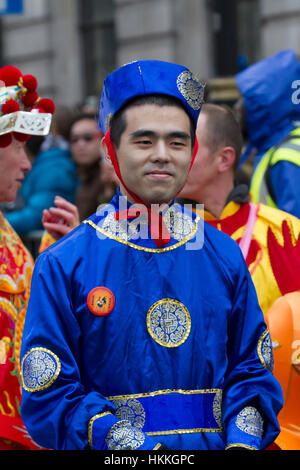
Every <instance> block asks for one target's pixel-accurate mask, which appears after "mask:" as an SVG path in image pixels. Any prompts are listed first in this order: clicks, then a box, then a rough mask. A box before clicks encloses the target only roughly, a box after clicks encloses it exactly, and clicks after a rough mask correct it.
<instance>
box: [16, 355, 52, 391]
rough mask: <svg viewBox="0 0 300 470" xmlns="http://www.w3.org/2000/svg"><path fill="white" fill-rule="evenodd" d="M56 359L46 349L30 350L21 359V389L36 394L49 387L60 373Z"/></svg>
mask: <svg viewBox="0 0 300 470" xmlns="http://www.w3.org/2000/svg"><path fill="white" fill-rule="evenodd" d="M60 369H61V364H60V360H59V359H58V357H57V356H56V355H55V354H54V353H53V352H52V351H49V350H48V349H45V348H32V349H31V350H30V351H29V352H28V353H27V354H25V356H24V357H23V360H22V363H21V375H22V384H23V388H24V389H25V390H27V391H28V392H37V391H39V390H44V389H45V388H48V387H50V385H52V383H53V382H54V381H55V380H56V378H57V377H58V375H59V373H60Z"/></svg>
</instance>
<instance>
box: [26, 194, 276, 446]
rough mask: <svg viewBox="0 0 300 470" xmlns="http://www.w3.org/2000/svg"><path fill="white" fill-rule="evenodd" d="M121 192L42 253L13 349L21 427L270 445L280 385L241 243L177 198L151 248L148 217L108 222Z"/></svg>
mask: <svg viewBox="0 0 300 470" xmlns="http://www.w3.org/2000/svg"><path fill="white" fill-rule="evenodd" d="M118 196H119V193H117V194H116V196H115V198H114V199H113V200H112V202H111V205H109V206H108V209H107V210H106V209H105V210H104V211H100V213H97V214H95V215H93V216H92V217H91V218H90V219H88V220H87V221H85V223H82V224H81V225H80V226H79V227H78V228H76V229H75V230H74V231H73V232H72V233H71V234H69V235H68V236H66V237H64V238H63V239H62V240H61V241H59V242H57V243H55V244H54V245H53V246H51V247H50V248H48V249H47V250H46V251H45V252H43V253H42V254H41V255H40V256H39V258H38V260H37V263H36V267H35V269H34V274H33V280H32V288H31V296H30V301H29V307H28V313H27V317H26V321H25V326H24V333H23V340H22V350H21V360H22V364H21V370H22V379H23V398H22V408H21V413H22V418H23V420H24V423H25V425H26V427H27V429H28V431H29V433H30V434H31V436H32V437H33V439H34V440H35V441H36V442H38V443H39V444H40V445H41V446H44V447H47V448H51V449H89V448H92V449H141V450H142V449H157V448H159V446H160V445H161V444H162V443H163V444H165V445H166V446H167V447H168V448H170V449H177V450H178V449H183V450H188V449H194V450H195V449H209V450H210V449H224V448H227V447H230V446H235V445H237V444H238V445H243V446H245V447H246V448H251V449H263V448H265V447H266V446H268V445H269V444H270V443H271V442H273V440H274V439H275V437H276V436H277V434H278V432H279V427H278V422H277V418H276V416H277V414H278V412H279V410H280V408H281V406H282V391H281V388H280V385H279V384H278V382H277V381H276V379H275V378H274V377H273V375H272V373H271V368H272V347H271V340H270V335H269V333H268V330H267V327H266V324H265V322H264V319H263V314H262V312H261V310H260V308H259V305H258V301H257V297H256V293H255V290H254V287H253V284H252V280H251V278H250V275H249V272H248V269H247V266H246V264H245V262H244V260H243V256H242V254H241V251H240V248H239V247H238V245H237V244H236V242H234V241H233V240H231V238H230V237H228V236H227V235H225V234H223V233H221V232H219V231H218V230H216V229H214V228H213V227H210V226H209V225H207V224H206V223H204V222H203V220H201V219H198V218H197V216H195V214H193V213H192V212H189V211H187V210H185V212H181V210H180V209H179V208H178V207H177V206H176V205H173V206H170V208H169V209H168V210H166V213H165V214H164V221H165V223H166V225H167V227H168V229H169V232H170V234H171V241H170V242H169V243H168V244H167V245H165V246H164V247H162V248H158V247H157V246H156V244H155V243H154V240H153V239H151V238H150V237H149V238H148V239H145V233H147V231H148V226H147V224H146V222H145V219H143V216H141V217H137V218H136V219H134V218H133V219H131V220H130V222H129V225H128V227H129V230H126V227H125V226H124V223H125V224H127V221H126V222H124V221H120V222H116V220H115V217H114V211H115V210H118V209H117V201H118ZM124 227H125V228H124ZM142 231H143V235H141V232H142ZM148 235H149V233H148ZM95 288H98V289H95ZM100 288H101V289H100ZM103 288H104V289H103Z"/></svg>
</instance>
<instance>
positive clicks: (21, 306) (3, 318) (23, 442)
mask: <svg viewBox="0 0 300 470" xmlns="http://www.w3.org/2000/svg"><path fill="white" fill-rule="evenodd" d="M32 271H33V260H32V257H31V255H30V253H29V252H28V251H27V250H26V248H25V247H24V245H23V243H22V241H21V240H20V238H19V237H18V235H17V234H16V233H15V231H14V230H13V229H12V227H11V226H10V225H9V223H8V222H7V220H6V219H5V218H4V217H3V215H2V213H1V212H0V449H1V450H12V449H39V446H37V444H36V443H35V442H34V441H33V440H32V439H31V438H30V436H29V434H28V433H27V431H26V429H25V426H24V424H23V421H22V419H21V416H20V405H21V381H20V361H19V358H20V348H21V338H22V331H23V325H24V320H25V313H26V308H27V302H28V299H29V293H30V282H31V276H32Z"/></svg>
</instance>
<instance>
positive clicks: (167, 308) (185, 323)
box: [147, 298, 191, 348]
mask: <svg viewBox="0 0 300 470" xmlns="http://www.w3.org/2000/svg"><path fill="white" fill-rule="evenodd" d="M147 328H148V332H149V334H150V336H151V337H152V338H153V339H154V340H155V341H156V342H157V343H158V344H160V345H161V346H165V347H167V348H174V347H178V346H180V345H181V344H183V343H184V342H185V341H186V339H187V338H188V336H189V334H190V330H191V317H190V314H189V311H188V310H187V308H186V307H185V306H184V305H183V304H182V303H181V302H179V301H178V300H174V299H168V298H167V299H162V300H159V301H157V302H155V303H154V304H153V305H152V306H151V307H150V309H149V311H148V314H147Z"/></svg>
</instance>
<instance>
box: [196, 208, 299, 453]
mask: <svg viewBox="0 0 300 470" xmlns="http://www.w3.org/2000/svg"><path fill="white" fill-rule="evenodd" d="M204 217H205V220H206V221H207V222H208V223H209V224H211V225H213V226H215V227H216V228H218V229H219V230H221V231H223V232H225V233H227V234H228V235H229V236H230V237H232V238H233V239H234V240H236V242H237V243H238V244H239V245H240V247H241V249H242V251H243V252H244V256H245V259H246V262H247V265H248V268H249V271H250V273H251V276H252V279H253V283H254V285H255V288H256V291H257V296H258V300H259V303H260V306H261V308H262V310H263V312H264V316H265V319H266V322H267V324H268V326H269V330H270V335H271V338H272V342H273V351H274V375H275V377H276V378H277V379H278V381H279V383H280V385H281V386H282V389H283V392H284V398H285V400H284V406H283V409H282V411H281V412H280V414H279V417H278V419H279V424H280V426H281V432H280V434H279V436H278V438H277V439H276V441H275V443H276V444H277V445H278V446H279V448H280V449H283V450H285V449H286V450H299V449H300V411H299V403H298V401H299V397H298V396H299V390H300V375H299V374H300V236H299V234H300V220H299V219H297V218H296V217H294V216H292V215H291V214H288V213H286V212H283V211H280V210H278V209H274V208H272V207H269V206H265V205H264V204H259V203H257V204H253V203H249V202H247V203H242V204H239V203H237V202H234V201H231V202H229V203H228V204H227V205H226V206H225V208H224V210H223V212H222V214H221V217H220V218H219V219H216V218H215V217H213V216H212V215H211V214H210V213H209V212H205V215H204ZM247 238H248V243H247ZM244 250H246V251H244ZM293 348H294V349H293ZM297 348H298V349H297ZM297 351H298V352H297Z"/></svg>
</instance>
